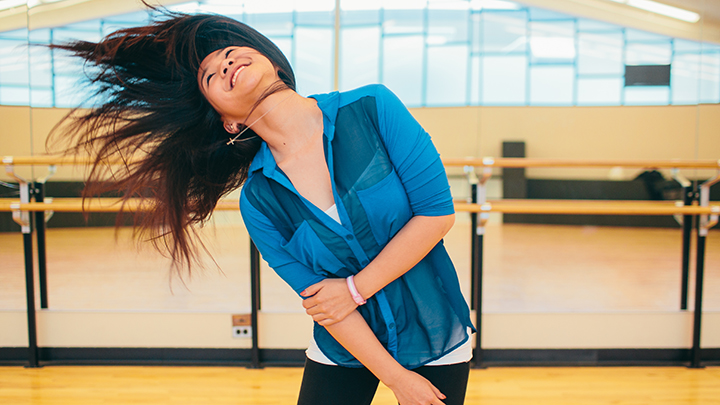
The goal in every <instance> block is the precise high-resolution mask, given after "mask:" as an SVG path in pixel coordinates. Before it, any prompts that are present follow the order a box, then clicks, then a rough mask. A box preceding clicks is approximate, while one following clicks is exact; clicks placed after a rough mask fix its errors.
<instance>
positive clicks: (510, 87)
mask: <svg viewBox="0 0 720 405" xmlns="http://www.w3.org/2000/svg"><path fill="white" fill-rule="evenodd" d="M527 67H528V64H527V58H526V57H524V56H505V57H498V56H488V57H485V58H482V67H481V69H482V87H481V91H482V104H483V105H524V104H526V102H527V100H526V86H527V84H526V81H527Z"/></svg>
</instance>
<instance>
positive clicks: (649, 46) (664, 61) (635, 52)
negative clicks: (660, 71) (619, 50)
mask: <svg viewBox="0 0 720 405" xmlns="http://www.w3.org/2000/svg"><path fill="white" fill-rule="evenodd" d="M671 58H672V46H671V43H670V41H664V42H654V43H628V44H627V47H626V50H625V64H626V65H669V64H670V61H671Z"/></svg>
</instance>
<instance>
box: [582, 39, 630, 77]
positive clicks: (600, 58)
mask: <svg viewBox="0 0 720 405" xmlns="http://www.w3.org/2000/svg"><path fill="white" fill-rule="evenodd" d="M622 55H623V39H622V34H620V33H603V34H589V33H580V34H579V35H578V58H577V64H578V74H581V75H583V74H617V75H622V74H623V72H624V66H623V60H622Z"/></svg>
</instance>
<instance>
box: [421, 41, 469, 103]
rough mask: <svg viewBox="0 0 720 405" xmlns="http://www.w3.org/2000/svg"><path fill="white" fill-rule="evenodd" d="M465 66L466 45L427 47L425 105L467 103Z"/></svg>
mask: <svg viewBox="0 0 720 405" xmlns="http://www.w3.org/2000/svg"><path fill="white" fill-rule="evenodd" d="M467 68H468V47H467V46H466V45H458V46H442V47H434V46H433V47H429V48H428V67H427V69H428V70H427V99H426V100H425V105H427V106H431V105H439V106H442V105H464V104H467V88H468V87H467Z"/></svg>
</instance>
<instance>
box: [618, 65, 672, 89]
mask: <svg viewBox="0 0 720 405" xmlns="http://www.w3.org/2000/svg"><path fill="white" fill-rule="evenodd" d="M669 85H670V65H635V66H630V65H626V66H625V87H628V86H669Z"/></svg>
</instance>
